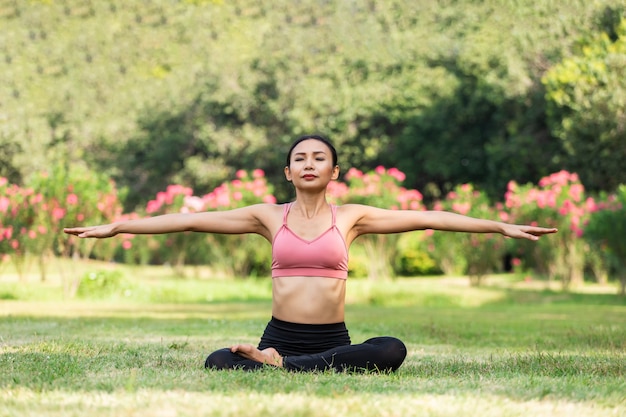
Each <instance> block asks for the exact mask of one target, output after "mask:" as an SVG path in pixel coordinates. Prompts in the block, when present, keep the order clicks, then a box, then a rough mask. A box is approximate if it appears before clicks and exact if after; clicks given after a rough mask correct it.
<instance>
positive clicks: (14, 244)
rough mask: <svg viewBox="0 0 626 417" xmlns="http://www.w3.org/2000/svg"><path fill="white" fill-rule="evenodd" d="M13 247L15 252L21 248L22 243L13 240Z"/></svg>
mask: <svg viewBox="0 0 626 417" xmlns="http://www.w3.org/2000/svg"><path fill="white" fill-rule="evenodd" d="M11 247H12V248H13V249H14V250H17V249H19V247H20V242H18V241H17V240H15V239H13V240H12V241H11Z"/></svg>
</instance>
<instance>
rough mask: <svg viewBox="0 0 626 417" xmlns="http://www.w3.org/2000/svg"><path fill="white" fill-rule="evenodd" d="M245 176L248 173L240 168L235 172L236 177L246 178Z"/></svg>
mask: <svg viewBox="0 0 626 417" xmlns="http://www.w3.org/2000/svg"><path fill="white" fill-rule="evenodd" d="M247 176H248V173H247V172H246V171H245V170H243V169H240V170H238V171H237V172H235V177H237V178H240V179H241V178H246V177H247Z"/></svg>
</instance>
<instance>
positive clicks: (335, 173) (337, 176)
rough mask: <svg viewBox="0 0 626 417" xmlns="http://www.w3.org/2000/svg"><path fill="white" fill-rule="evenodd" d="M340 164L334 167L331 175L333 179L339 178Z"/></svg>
mask: <svg viewBox="0 0 626 417" xmlns="http://www.w3.org/2000/svg"><path fill="white" fill-rule="evenodd" d="M339 172H340V169H339V165H335V167H334V168H333V175H332V176H331V179H333V180H336V179H338V178H339Z"/></svg>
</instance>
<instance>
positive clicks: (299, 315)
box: [65, 135, 556, 372]
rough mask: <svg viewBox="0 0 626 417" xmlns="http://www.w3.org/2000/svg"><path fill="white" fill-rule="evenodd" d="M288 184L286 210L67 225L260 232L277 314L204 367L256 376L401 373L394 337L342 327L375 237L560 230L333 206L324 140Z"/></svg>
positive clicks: (299, 146)
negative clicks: (358, 254)
mask: <svg viewBox="0 0 626 417" xmlns="http://www.w3.org/2000/svg"><path fill="white" fill-rule="evenodd" d="M285 177H286V179H287V181H290V182H291V183H292V184H293V186H294V188H295V194H296V197H295V200H293V201H292V202H290V203H286V204H255V205H251V206H248V207H243V208H238V209H233V210H226V211H212V212H202V213H187V214H183V213H180V214H166V215H161V216H155V217H151V218H145V219H138V220H129V221H122V222H116V223H112V224H106V225H100V226H92V227H74V228H66V229H65V232H66V233H69V234H72V235H76V236H78V237H81V238H108V237H111V236H115V235H117V234H118V233H132V234H161V233H174V232H184V231H194V232H205V233H228V234H243V233H257V234H259V235H261V236H263V237H265V238H266V239H267V240H268V242H270V243H271V244H272V317H271V320H270V321H269V323H268V324H267V327H266V329H265V332H264V333H263V335H262V337H261V340H260V342H259V344H258V346H253V345H250V344H235V345H233V346H231V347H229V348H224V349H220V350H217V351H215V352H213V353H211V354H210V355H209V356H208V358H207V359H206V362H205V366H206V367H207V368H214V369H244V370H254V369H258V368H261V367H264V366H267V365H271V366H277V367H282V368H286V369H289V370H295V371H315V370H319V371H322V370H329V369H332V370H337V371H356V372H358V371H366V370H367V371H383V372H389V371H395V370H396V369H398V367H400V365H401V364H402V362H403V361H404V359H405V357H406V354H407V350H406V346H405V345H404V343H403V342H402V341H400V340H398V339H397V338H394V337H389V336H385V337H375V338H372V339H369V340H366V341H364V342H363V343H360V344H352V342H351V340H350V336H349V334H348V330H347V328H346V325H345V323H344V307H345V294H346V279H347V277H348V248H349V247H350V244H351V243H352V242H353V241H354V240H355V239H356V238H357V237H359V236H361V235H365V234H368V233H400V232H408V231H413V230H424V229H435V230H442V231H454V232H468V233H500V234H502V235H504V236H507V237H511V238H521V239H530V240H537V239H539V237H540V236H542V235H544V234H549V233H555V232H556V229H553V228H543V227H535V226H525V225H515V224H508V223H502V222H498V221H492V220H484V219H477V218H472V217H468V216H463V215H459V214H455V213H451V212H444V211H412V210H386V209H382V208H377V207H371V206H367V205H360V204H345V205H341V206H334V205H331V204H329V203H328V202H327V200H326V187H327V186H328V184H329V183H330V182H331V181H332V180H336V179H337V178H338V177H339V166H338V165H337V152H336V150H335V148H334V147H333V145H332V144H331V143H330V142H329V141H328V140H327V139H325V138H324V137H322V136H317V135H307V136H303V137H300V138H299V139H297V140H296V141H295V142H294V143H293V145H292V146H291V149H290V150H289V152H288V154H287V161H286V166H285Z"/></svg>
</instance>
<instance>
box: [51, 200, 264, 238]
mask: <svg viewBox="0 0 626 417" xmlns="http://www.w3.org/2000/svg"><path fill="white" fill-rule="evenodd" d="M270 206H271V205H265V204H257V205H253V206H248V207H243V208H239V209H234V210H226V211H211V212H202V213H174V214H164V215H161V216H154V217H147V218H144V219H135V220H127V221H121V222H115V223H111V224H104V225H99V226H86V227H69V228H65V229H64V230H63V231H64V232H65V233H68V234H71V235H75V236H78V237H83V238H84V237H92V238H107V237H112V236H115V235H117V234H120V233H130V234H163V233H175V232H187V231H191V232H207V233H226V234H242V233H258V234H260V235H262V236H265V237H266V238H268V236H269V231H268V228H267V226H266V224H267V222H266V220H265V219H266V218H267V213H268V212H269V211H270V210H271V208H270Z"/></svg>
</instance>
